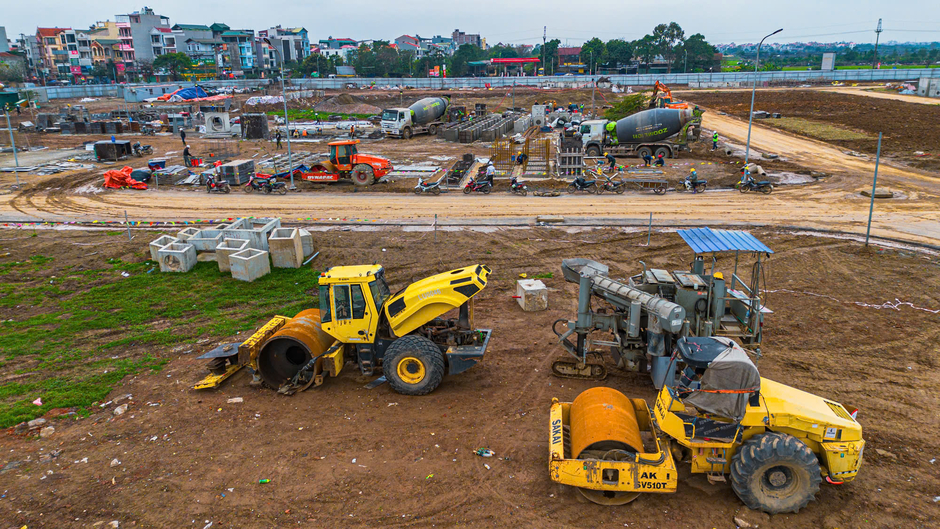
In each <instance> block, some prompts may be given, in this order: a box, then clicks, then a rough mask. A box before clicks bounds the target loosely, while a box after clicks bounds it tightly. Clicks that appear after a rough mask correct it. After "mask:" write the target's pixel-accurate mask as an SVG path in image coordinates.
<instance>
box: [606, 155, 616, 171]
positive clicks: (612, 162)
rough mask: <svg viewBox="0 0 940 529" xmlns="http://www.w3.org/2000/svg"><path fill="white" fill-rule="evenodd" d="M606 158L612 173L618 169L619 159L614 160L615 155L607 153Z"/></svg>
mask: <svg viewBox="0 0 940 529" xmlns="http://www.w3.org/2000/svg"><path fill="white" fill-rule="evenodd" d="M604 158H607V163H609V164H610V170H611V171H613V170H614V169H616V168H617V159H616V158H614V155H613V154H610V153H609V152H605V153H604Z"/></svg>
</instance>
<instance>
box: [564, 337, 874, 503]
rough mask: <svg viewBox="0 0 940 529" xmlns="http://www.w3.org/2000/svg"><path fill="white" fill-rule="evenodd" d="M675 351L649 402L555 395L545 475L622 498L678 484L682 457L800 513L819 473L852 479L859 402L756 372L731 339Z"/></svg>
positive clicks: (685, 342) (746, 495) (761, 499)
mask: <svg viewBox="0 0 940 529" xmlns="http://www.w3.org/2000/svg"><path fill="white" fill-rule="evenodd" d="M671 360H672V361H673V362H675V363H676V364H677V365H678V366H679V367H680V368H682V369H681V375H680V376H679V377H677V379H674V380H667V383H666V384H664V386H663V388H662V390H661V391H660V392H659V395H658V397H657V398H656V403H655V405H654V407H653V409H652V410H650V408H649V406H648V405H647V404H646V401H644V400H643V399H628V398H627V397H626V396H624V395H623V394H622V393H620V392H619V391H617V390H614V389H612V388H608V387H595V388H591V389H589V390H587V391H584V392H583V393H581V394H580V395H578V397H577V398H575V399H574V401H573V402H570V403H568V402H558V399H553V401H552V407H551V413H550V437H549V455H550V457H549V471H550V473H551V478H552V481H555V482H557V483H561V484H564V485H571V486H573V487H576V488H577V489H578V491H579V492H580V493H581V494H583V495H584V496H585V497H586V498H587V499H589V500H591V501H593V502H594V503H598V504H601V505H623V504H626V503H629V502H631V501H633V500H634V499H636V498H637V497H638V496H639V494H640V493H641V492H651V493H671V492H675V491H676V488H677V484H678V475H677V473H676V464H675V460H679V461H683V462H688V463H690V464H691V467H692V472H694V473H703V474H706V476H707V477H708V480H709V481H710V482H712V483H717V482H725V481H727V480H726V477H725V476H730V479H731V486H732V489H733V490H734V492H735V494H737V496H738V497H739V498H740V499H741V501H742V502H744V504H745V505H747V506H748V508H751V509H755V510H757V509H759V510H763V511H765V512H768V513H771V514H776V513H781V512H793V513H795V512H798V511H799V510H800V509H801V508H803V507H804V506H806V504H807V503H808V502H809V501H810V500H813V499H814V498H815V495H816V493H817V492H818V491H819V485H820V483H821V482H822V480H823V479H825V480H826V482H827V483H829V484H833V485H840V484H843V483H847V482H849V481H852V480H853V479H855V476H856V475H857V474H858V471H859V468H860V467H861V464H862V454H863V451H864V448H865V441H864V440H863V439H862V427H861V425H860V424H859V423H858V422H857V421H856V420H855V412H853V413H849V412H848V411H846V409H845V408H844V407H843V406H842V405H841V404H839V403H837V402H834V401H831V400H828V399H824V398H822V397H818V396H816V395H812V394H810V393H806V392H803V391H800V390H798V389H795V388H792V387H789V386H785V385H783V384H780V383H777V382H774V381H772V380H768V379H765V378H762V377H761V376H760V375H759V373H758V371H757V367H756V366H755V365H754V363H753V362H751V360H750V358H748V355H747V353H746V352H745V351H744V350H743V349H742V348H741V346H740V345H738V344H737V343H735V342H734V341H733V340H731V339H729V338H720V337H707V338H703V337H685V338H681V339H679V340H678V341H677V343H676V351H675V353H673V355H672V358H671ZM856 411H857V410H856Z"/></svg>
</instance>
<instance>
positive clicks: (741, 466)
mask: <svg viewBox="0 0 940 529" xmlns="http://www.w3.org/2000/svg"><path fill="white" fill-rule="evenodd" d="M774 460H777V461H785V460H789V461H790V462H791V464H793V465H795V466H799V467H802V468H804V469H805V470H806V471H807V473H808V475H809V484H808V486H807V487H806V488H805V490H804V491H803V493H802V495H801V496H800V497H799V498H792V499H790V501H789V502H788V501H786V500H787V499H786V498H781V499H778V500H777V501H771V499H770V498H760V497H758V495H757V494H755V491H754V490H753V488H752V486H751V483H752V480H753V479H755V474H756V471H757V469H758V468H759V467H761V466H763V465H764V464H766V463H767V462H769V461H774ZM821 482H822V476H821V474H820V472H819V460H818V459H817V458H816V454H814V453H813V451H812V450H810V448H809V447H808V446H806V444H804V443H803V442H802V441H800V440H799V439H797V438H796V437H793V436H792V435H787V434H782V433H775V432H768V433H764V434H760V435H756V436H754V437H752V438H751V439H749V440H748V441H747V442H745V443H744V445H743V446H741V448H740V449H738V451H737V452H736V453H735V454H734V457H732V458H731V488H732V489H733V490H734V493H735V494H736V495H737V496H738V498H740V499H741V501H742V502H743V503H744V505H746V506H747V507H748V508H749V509H754V510H761V511H764V512H767V513H769V514H778V513H781V512H792V513H797V512H799V510H800V509H802V508H803V507H805V506H806V504H807V503H809V502H810V500H815V497H816V493H817V492H819V484H820V483H821Z"/></svg>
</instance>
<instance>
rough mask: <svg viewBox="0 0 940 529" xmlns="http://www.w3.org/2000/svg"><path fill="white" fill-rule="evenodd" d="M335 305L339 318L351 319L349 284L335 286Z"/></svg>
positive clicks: (337, 317)
mask: <svg viewBox="0 0 940 529" xmlns="http://www.w3.org/2000/svg"><path fill="white" fill-rule="evenodd" d="M333 306H334V307H335V308H336V319H337V320H348V319H349V317H350V315H351V312H352V311H351V307H350V304H349V285H335V286H334V287H333Z"/></svg>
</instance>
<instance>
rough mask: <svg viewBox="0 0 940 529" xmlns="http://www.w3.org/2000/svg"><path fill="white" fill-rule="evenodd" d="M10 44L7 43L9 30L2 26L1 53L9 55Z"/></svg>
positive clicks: (0, 36) (0, 28)
mask: <svg viewBox="0 0 940 529" xmlns="http://www.w3.org/2000/svg"><path fill="white" fill-rule="evenodd" d="M9 52H10V43H9V42H7V28H5V27H3V26H0V53H9Z"/></svg>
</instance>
